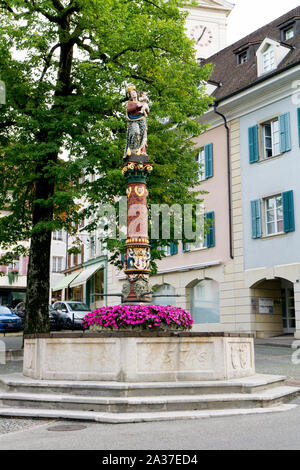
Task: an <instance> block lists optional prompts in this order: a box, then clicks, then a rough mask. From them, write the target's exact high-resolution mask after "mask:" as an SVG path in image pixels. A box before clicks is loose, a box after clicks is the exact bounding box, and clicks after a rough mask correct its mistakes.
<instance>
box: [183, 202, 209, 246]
mask: <svg viewBox="0 0 300 470" xmlns="http://www.w3.org/2000/svg"><path fill="white" fill-rule="evenodd" d="M201 210H203V214H202V217H203V222H202V234H201V238H199V239H198V240H197V241H196V242H193V243H192V242H189V243H185V244H184V248H185V251H197V250H204V249H206V248H207V246H206V236H205V235H204V225H205V209H204V208H203V207H202V209H201Z"/></svg>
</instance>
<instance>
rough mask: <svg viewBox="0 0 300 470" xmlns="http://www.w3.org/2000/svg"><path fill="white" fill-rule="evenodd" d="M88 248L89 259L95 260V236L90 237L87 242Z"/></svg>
mask: <svg viewBox="0 0 300 470" xmlns="http://www.w3.org/2000/svg"><path fill="white" fill-rule="evenodd" d="M89 248H90V250H89V251H90V258H95V256H96V235H92V234H91V235H90V240H89Z"/></svg>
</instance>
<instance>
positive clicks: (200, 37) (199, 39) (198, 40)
mask: <svg viewBox="0 0 300 470" xmlns="http://www.w3.org/2000/svg"><path fill="white" fill-rule="evenodd" d="M206 29H207V27H206V26H205V28H204V29H203V31H202V34H201V36H199V38H198V39H197V42H196V44H199V42H200V41H201V39H202V36H203V34H204V33H205V31H206Z"/></svg>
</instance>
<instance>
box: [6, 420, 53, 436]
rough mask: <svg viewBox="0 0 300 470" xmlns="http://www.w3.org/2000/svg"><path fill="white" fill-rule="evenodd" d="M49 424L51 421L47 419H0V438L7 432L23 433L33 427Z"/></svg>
mask: <svg viewBox="0 0 300 470" xmlns="http://www.w3.org/2000/svg"><path fill="white" fill-rule="evenodd" d="M51 422H52V421H51V420H50V421H49V420H47V419H42V420H40V419H29V418H24V419H20V418H18V419H16V418H0V436H1V435H3V434H7V433H9V432H15V431H20V430H22V431H23V430H25V429H29V428H32V427H34V426H40V425H41V424H46V423H49V424H50V423H51Z"/></svg>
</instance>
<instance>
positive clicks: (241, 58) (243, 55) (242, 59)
mask: <svg viewBox="0 0 300 470" xmlns="http://www.w3.org/2000/svg"><path fill="white" fill-rule="evenodd" d="M246 62H248V52H247V51H243V52H240V53H239V54H238V65H242V64H245V63H246Z"/></svg>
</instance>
